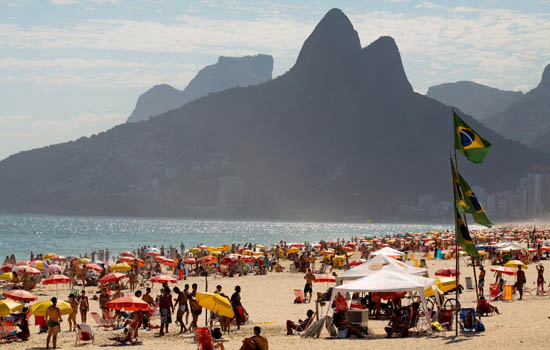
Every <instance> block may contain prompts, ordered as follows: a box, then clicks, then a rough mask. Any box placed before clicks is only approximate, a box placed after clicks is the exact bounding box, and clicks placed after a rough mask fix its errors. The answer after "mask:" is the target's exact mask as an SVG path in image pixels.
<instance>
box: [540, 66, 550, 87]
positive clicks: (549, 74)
mask: <svg viewBox="0 0 550 350" xmlns="http://www.w3.org/2000/svg"><path fill="white" fill-rule="evenodd" d="M539 87H542V88H545V89H550V64H549V65H547V66H546V68H544V72H542V78H541V80H540V83H539Z"/></svg>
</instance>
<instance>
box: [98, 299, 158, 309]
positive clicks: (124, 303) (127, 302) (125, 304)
mask: <svg viewBox="0 0 550 350" xmlns="http://www.w3.org/2000/svg"><path fill="white" fill-rule="evenodd" d="M107 307H108V308H109V309H114V310H122V309H124V310H126V311H149V310H150V309H151V307H150V306H149V304H147V303H146V302H145V301H143V300H141V299H140V298H137V297H134V296H126V297H122V298H117V299H115V300H111V301H110V302H108V303H107Z"/></svg>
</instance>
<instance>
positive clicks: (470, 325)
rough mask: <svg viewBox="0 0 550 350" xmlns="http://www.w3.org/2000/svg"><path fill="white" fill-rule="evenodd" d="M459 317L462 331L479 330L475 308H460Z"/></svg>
mask: <svg viewBox="0 0 550 350" xmlns="http://www.w3.org/2000/svg"><path fill="white" fill-rule="evenodd" d="M459 319H460V322H459V323H460V330H461V331H462V332H475V331H476V330H477V318H476V311H475V310H474V309H473V308H467V309H460V315H459Z"/></svg>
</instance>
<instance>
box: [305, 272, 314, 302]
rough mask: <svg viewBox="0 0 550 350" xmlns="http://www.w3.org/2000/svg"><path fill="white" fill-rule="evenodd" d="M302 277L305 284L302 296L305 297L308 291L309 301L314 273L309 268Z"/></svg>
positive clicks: (309, 300)
mask: <svg viewBox="0 0 550 350" xmlns="http://www.w3.org/2000/svg"><path fill="white" fill-rule="evenodd" d="M304 279H305V280H306V285H305V286H304V297H305V298H306V299H307V295H308V293H309V299H308V302H310V303H311V298H312V295H313V281H315V275H314V274H313V272H311V269H308V270H307V274H306V275H305V276H304ZM304 302H305V300H304Z"/></svg>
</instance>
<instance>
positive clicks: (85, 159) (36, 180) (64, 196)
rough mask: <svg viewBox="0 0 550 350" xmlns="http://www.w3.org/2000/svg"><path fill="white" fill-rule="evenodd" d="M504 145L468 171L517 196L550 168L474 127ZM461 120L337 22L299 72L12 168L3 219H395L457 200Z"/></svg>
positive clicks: (382, 42) (331, 15)
mask: <svg viewBox="0 0 550 350" xmlns="http://www.w3.org/2000/svg"><path fill="white" fill-rule="evenodd" d="M463 117H464V120H465V121H466V122H467V123H469V124H470V125H471V126H472V127H473V128H474V129H476V131H478V132H479V133H480V134H481V135H483V136H484V137H485V138H486V139H488V140H490V141H491V142H492V144H493V149H492V150H491V152H490V153H489V155H488V157H487V159H486V161H485V162H484V163H483V164H482V165H474V164H472V163H469V162H467V161H465V160H463V161H461V162H460V171H461V172H462V173H463V174H464V175H465V176H466V177H467V178H468V181H469V182H470V184H473V185H483V186H485V187H486V188H487V190H488V191H496V190H500V189H509V188H513V187H515V186H516V185H517V183H518V180H519V178H520V177H521V176H523V175H524V174H525V173H526V172H528V171H529V170H531V168H532V166H533V165H534V164H538V163H544V162H547V161H548V157H546V156H544V155H542V154H540V153H538V152H536V151H532V150H530V149H529V148H527V147H526V146H524V145H521V144H519V143H517V142H513V141H510V140H507V139H505V138H503V137H501V136H499V135H497V134H496V133H494V132H493V131H491V130H489V129H487V128H486V127H485V126H483V125H482V124H481V123H479V122H477V121H476V120H474V119H473V118H472V117H469V116H467V115H463ZM451 125H452V113H451V109H450V108H449V107H448V106H446V105H444V104H442V103H440V102H438V101H435V100H433V99H431V98H429V97H426V96H424V95H421V94H417V93H415V92H414V91H413V89H412V87H411V84H410V83H409V81H408V79H407V77H406V74H405V71H404V69H403V65H402V62H401V57H400V54H399V50H398V48H397V45H396V43H395V41H394V40H393V39H392V38H390V37H380V38H379V39H378V40H376V41H375V42H373V43H371V44H370V45H368V46H367V47H365V48H361V44H360V41H359V37H358V35H357V32H356V31H355V30H354V28H353V25H352V24H351V22H350V21H349V19H348V18H347V17H346V16H345V15H344V13H342V12H341V11H340V10H338V9H332V10H330V11H329V12H328V13H327V14H326V15H325V16H324V18H323V19H322V20H321V22H320V23H319V24H318V25H317V26H316V27H315V29H314V31H313V32H312V34H311V35H310V36H309V37H308V38H307V40H306V41H305V43H304V45H303V47H302V49H301V51H300V53H299V56H298V58H297V60H296V64H295V65H294V67H293V68H292V69H290V70H289V71H288V72H287V73H286V74H284V75H282V76H280V77H278V78H276V79H274V80H271V81H268V82H266V83H263V84H259V85H255V86H249V87H238V88H232V89H227V90H224V91H220V92H217V93H213V94H210V95H208V96H205V97H202V98H199V99H196V100H194V101H192V102H189V103H187V104H186V105H184V106H183V107H181V108H178V109H175V110H172V111H169V112H167V113H165V114H162V115H160V116H158V117H156V118H151V119H149V120H147V121H144V122H141V123H127V124H123V125H119V126H116V127H114V128H112V129H111V130H109V131H106V132H103V133H100V134H98V135H95V136H92V137H90V138H81V139H79V140H76V141H74V142H69V143H64V144H59V145H55V146H49V147H44V148H40V149H36V150H32V151H28V152H22V153H19V154H16V155H13V156H11V157H9V158H7V159H5V160H3V161H2V162H0V193H1V195H0V211H1V212H36V213H64V214H94V215H148V216H157V215H158V216H187V217H190V216H192V217H198V216H231V217H256V218H270V219H302V220H346V219H348V218H351V217H363V218H365V217H368V218H392V217H393V213H394V212H395V209H396V207H398V206H400V205H402V204H411V203H415V202H416V201H417V198H418V195H419V194H422V193H426V192H429V193H433V194H436V195H437V196H438V197H439V198H442V199H448V200H450V196H451V191H450V186H449V184H450V179H449V164H448V154H449V152H451V151H452V142H453V140H452V137H451V136H452V131H451Z"/></svg>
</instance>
